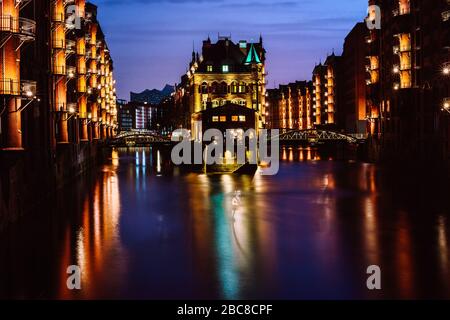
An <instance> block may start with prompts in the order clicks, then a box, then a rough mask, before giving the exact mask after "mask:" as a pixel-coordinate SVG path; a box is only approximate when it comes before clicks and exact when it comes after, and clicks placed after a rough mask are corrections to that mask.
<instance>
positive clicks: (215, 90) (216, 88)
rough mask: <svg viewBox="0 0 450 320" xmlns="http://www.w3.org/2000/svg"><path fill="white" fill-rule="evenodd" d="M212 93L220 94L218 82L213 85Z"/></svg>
mask: <svg viewBox="0 0 450 320" xmlns="http://www.w3.org/2000/svg"><path fill="white" fill-rule="evenodd" d="M211 93H219V84H218V83H217V82H213V83H212V85H211Z"/></svg>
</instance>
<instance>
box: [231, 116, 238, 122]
mask: <svg viewBox="0 0 450 320" xmlns="http://www.w3.org/2000/svg"><path fill="white" fill-rule="evenodd" d="M231 121H233V122H238V121H239V117H238V116H231Z"/></svg>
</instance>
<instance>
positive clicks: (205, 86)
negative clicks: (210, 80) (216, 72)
mask: <svg viewBox="0 0 450 320" xmlns="http://www.w3.org/2000/svg"><path fill="white" fill-rule="evenodd" d="M201 93H203V94H207V93H208V84H207V83H206V82H203V83H202V86H201Z"/></svg>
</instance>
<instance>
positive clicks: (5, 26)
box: [0, 16, 36, 41]
mask: <svg viewBox="0 0 450 320" xmlns="http://www.w3.org/2000/svg"><path fill="white" fill-rule="evenodd" d="M0 32H1V33H9V34H14V35H17V36H18V37H19V38H20V40H21V41H33V40H34V39H35V37H36V22H35V21H33V20H30V19H26V18H14V17H12V16H0Z"/></svg>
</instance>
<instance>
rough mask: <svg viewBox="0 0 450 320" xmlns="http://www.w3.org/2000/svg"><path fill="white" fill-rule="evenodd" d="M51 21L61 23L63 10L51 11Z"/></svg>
mask: <svg viewBox="0 0 450 320" xmlns="http://www.w3.org/2000/svg"><path fill="white" fill-rule="evenodd" d="M52 22H54V23H63V22H64V12H55V10H53V11H52Z"/></svg>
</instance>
